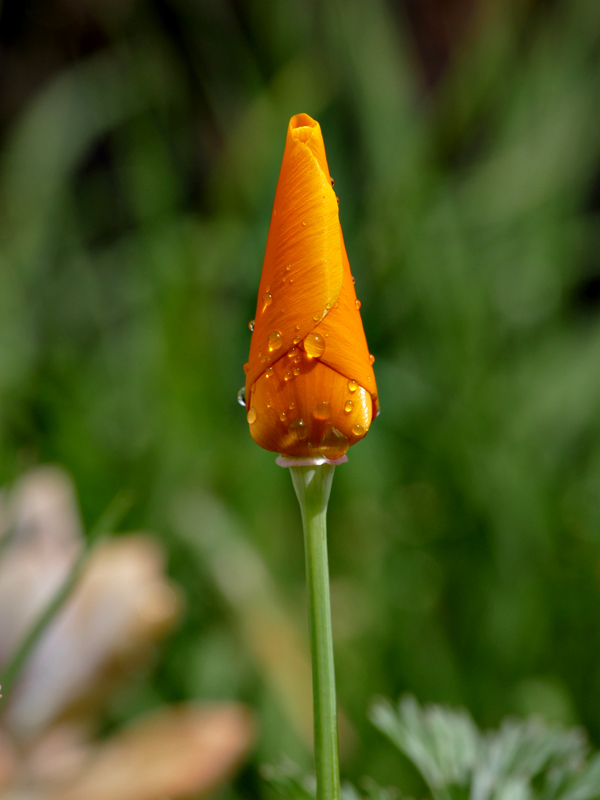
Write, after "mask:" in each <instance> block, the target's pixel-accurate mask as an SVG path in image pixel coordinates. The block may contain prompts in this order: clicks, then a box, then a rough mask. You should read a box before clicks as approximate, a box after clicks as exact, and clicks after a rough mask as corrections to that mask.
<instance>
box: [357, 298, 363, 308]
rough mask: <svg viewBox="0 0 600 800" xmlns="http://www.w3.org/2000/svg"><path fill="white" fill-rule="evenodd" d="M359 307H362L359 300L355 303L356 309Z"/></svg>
mask: <svg viewBox="0 0 600 800" xmlns="http://www.w3.org/2000/svg"><path fill="white" fill-rule="evenodd" d="M361 305H362V303H361V302H360V300H357V301H356V307H357V308H360V307H361Z"/></svg>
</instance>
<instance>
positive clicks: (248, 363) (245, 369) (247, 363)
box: [244, 361, 250, 373]
mask: <svg viewBox="0 0 600 800" xmlns="http://www.w3.org/2000/svg"><path fill="white" fill-rule="evenodd" d="M249 369H250V362H249V361H246V363H245V364H244V372H246V373H247V372H248V370H249Z"/></svg>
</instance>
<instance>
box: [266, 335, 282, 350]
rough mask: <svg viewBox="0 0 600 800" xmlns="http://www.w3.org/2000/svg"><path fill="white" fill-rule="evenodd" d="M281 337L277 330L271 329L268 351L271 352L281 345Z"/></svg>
mask: <svg viewBox="0 0 600 800" xmlns="http://www.w3.org/2000/svg"><path fill="white" fill-rule="evenodd" d="M282 341H283V340H282V338H281V334H280V333H279V331H273V332H272V333H270V334H269V351H270V352H271V353H272V352H273V350H279V348H280V347H281V345H282Z"/></svg>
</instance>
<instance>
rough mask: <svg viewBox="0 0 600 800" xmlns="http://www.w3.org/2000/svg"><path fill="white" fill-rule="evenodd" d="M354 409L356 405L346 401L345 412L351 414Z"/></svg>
mask: <svg viewBox="0 0 600 800" xmlns="http://www.w3.org/2000/svg"><path fill="white" fill-rule="evenodd" d="M353 408H354V403H353V402H352V400H346V402H345V403H344V411H345V412H346V414H349V413H350V412H351V411H352V409H353Z"/></svg>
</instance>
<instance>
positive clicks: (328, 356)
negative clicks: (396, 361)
mask: <svg viewBox="0 0 600 800" xmlns="http://www.w3.org/2000/svg"><path fill="white" fill-rule="evenodd" d="M340 237H341V239H342V258H343V265H344V277H343V282H342V291H341V292H340V296H339V298H338V301H337V302H336V303H335V304H334V306H333V308H332V309H331V311H329V312H328V313H327V315H326V317H325V319H324V320H323V321H322V322H321V323H319V325H317V327H316V328H315V333H318V334H319V335H320V336H322V337H323V339H324V341H325V351H324V353H323V355H322V356H321V361H322V362H323V364H327V365H328V366H330V367H331V368H332V369H334V370H336V372H339V373H340V374H341V375H344V376H346V377H347V378H350V379H353V380H355V381H356V382H357V383H359V384H360V385H361V386H362V387H363V388H364V389H366V390H367V392H368V393H369V394H370V395H371V398H372V400H373V406H374V415H376V414H377V411H378V409H379V400H378V397H377V385H376V383H375V373H374V372H373V365H372V364H371V357H370V355H369V348H368V346H367V339H366V337H365V331H364V328H363V324H362V319H361V316H360V311H359V310H358V309H359V307H360V304H359V303H358V302H357V299H356V291H355V289H354V281H353V280H352V273H351V272H350V264H349V263H348V256H347V255H346V247H345V245H344V239H343V236H342V232H341V230H340Z"/></svg>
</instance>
